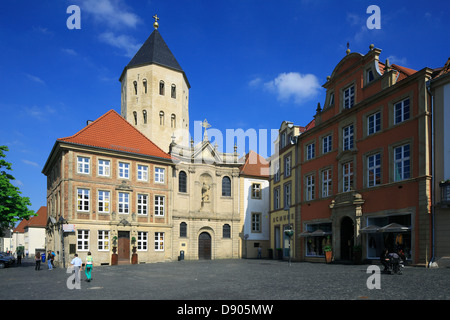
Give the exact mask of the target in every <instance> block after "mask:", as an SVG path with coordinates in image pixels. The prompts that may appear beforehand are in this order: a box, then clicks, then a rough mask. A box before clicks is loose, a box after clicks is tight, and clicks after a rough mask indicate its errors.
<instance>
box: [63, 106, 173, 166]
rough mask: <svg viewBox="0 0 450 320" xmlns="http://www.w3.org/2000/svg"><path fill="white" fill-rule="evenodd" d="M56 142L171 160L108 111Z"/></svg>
mask: <svg viewBox="0 0 450 320" xmlns="http://www.w3.org/2000/svg"><path fill="white" fill-rule="evenodd" d="M58 141H64V142H69V143H75V144H81V145H85V146H91V147H98V148H104V149H110V150H118V151H125V152H129V153H136V154H142V155H147V156H152V157H158V158H163V159H171V156H170V155H169V154H167V153H165V152H164V151H163V150H161V149H160V148H159V147H158V146H157V145H156V144H154V143H153V142H152V141H151V140H150V139H148V138H147V137H146V136H144V135H143V134H142V133H141V132H140V131H139V130H137V129H136V128H135V127H133V126H132V125H131V124H130V123H128V121H126V120H125V119H124V118H123V117H122V116H121V115H119V114H118V113H117V112H116V111H114V110H110V111H108V112H107V113H105V114H104V115H102V116H101V117H100V118H98V119H97V120H95V121H94V122H92V123H90V124H88V125H87V126H86V127H84V128H83V129H81V130H80V131H78V132H77V133H76V134H74V135H73V136H70V137H66V138H60V139H58Z"/></svg>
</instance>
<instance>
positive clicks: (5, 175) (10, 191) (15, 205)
mask: <svg viewBox="0 0 450 320" xmlns="http://www.w3.org/2000/svg"><path fill="white" fill-rule="evenodd" d="M5 151H9V149H8V147H7V146H0V234H1V232H2V230H5V229H6V228H10V227H11V226H12V225H13V224H14V223H15V222H17V221H20V220H23V219H26V220H28V219H30V218H31V217H32V216H33V215H35V213H34V211H33V210H30V209H28V206H31V202H30V199H29V198H28V197H22V196H21V194H22V192H20V190H19V188H18V187H16V186H14V185H13V184H12V183H11V181H12V180H15V178H14V177H13V176H12V175H11V174H10V173H9V171H11V170H12V165H11V163H9V162H7V161H6V160H5V159H4V158H5V157H6V155H5Z"/></svg>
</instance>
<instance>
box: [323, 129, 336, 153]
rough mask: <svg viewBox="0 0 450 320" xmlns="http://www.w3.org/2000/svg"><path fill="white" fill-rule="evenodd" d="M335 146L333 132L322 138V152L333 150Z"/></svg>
mask: <svg viewBox="0 0 450 320" xmlns="http://www.w3.org/2000/svg"><path fill="white" fill-rule="evenodd" d="M332 148H333V136H332V135H331V134H329V135H327V136H325V137H323V138H322V154H325V153H328V152H331V149H332Z"/></svg>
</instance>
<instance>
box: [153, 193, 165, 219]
mask: <svg viewBox="0 0 450 320" xmlns="http://www.w3.org/2000/svg"><path fill="white" fill-rule="evenodd" d="M165 202H166V197H165V196H161V195H155V201H154V204H155V217H163V216H164V214H165V210H166V208H165Z"/></svg>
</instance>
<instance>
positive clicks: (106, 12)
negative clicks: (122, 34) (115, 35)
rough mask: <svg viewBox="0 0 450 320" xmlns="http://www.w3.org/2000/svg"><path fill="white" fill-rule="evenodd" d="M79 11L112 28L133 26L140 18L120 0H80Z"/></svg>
mask: <svg viewBox="0 0 450 320" xmlns="http://www.w3.org/2000/svg"><path fill="white" fill-rule="evenodd" d="M81 12H82V13H83V12H87V13H88V14H90V15H92V16H93V17H94V19H95V20H96V21H97V22H100V23H102V24H106V25H108V26H109V27H112V28H117V29H118V28H123V27H131V28H135V27H136V25H137V24H138V23H140V22H141V19H140V18H139V17H138V16H137V15H136V14H134V13H132V12H130V11H129V9H128V7H127V6H126V4H125V2H124V1H122V0H95V1H92V0H82V1H81Z"/></svg>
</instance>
